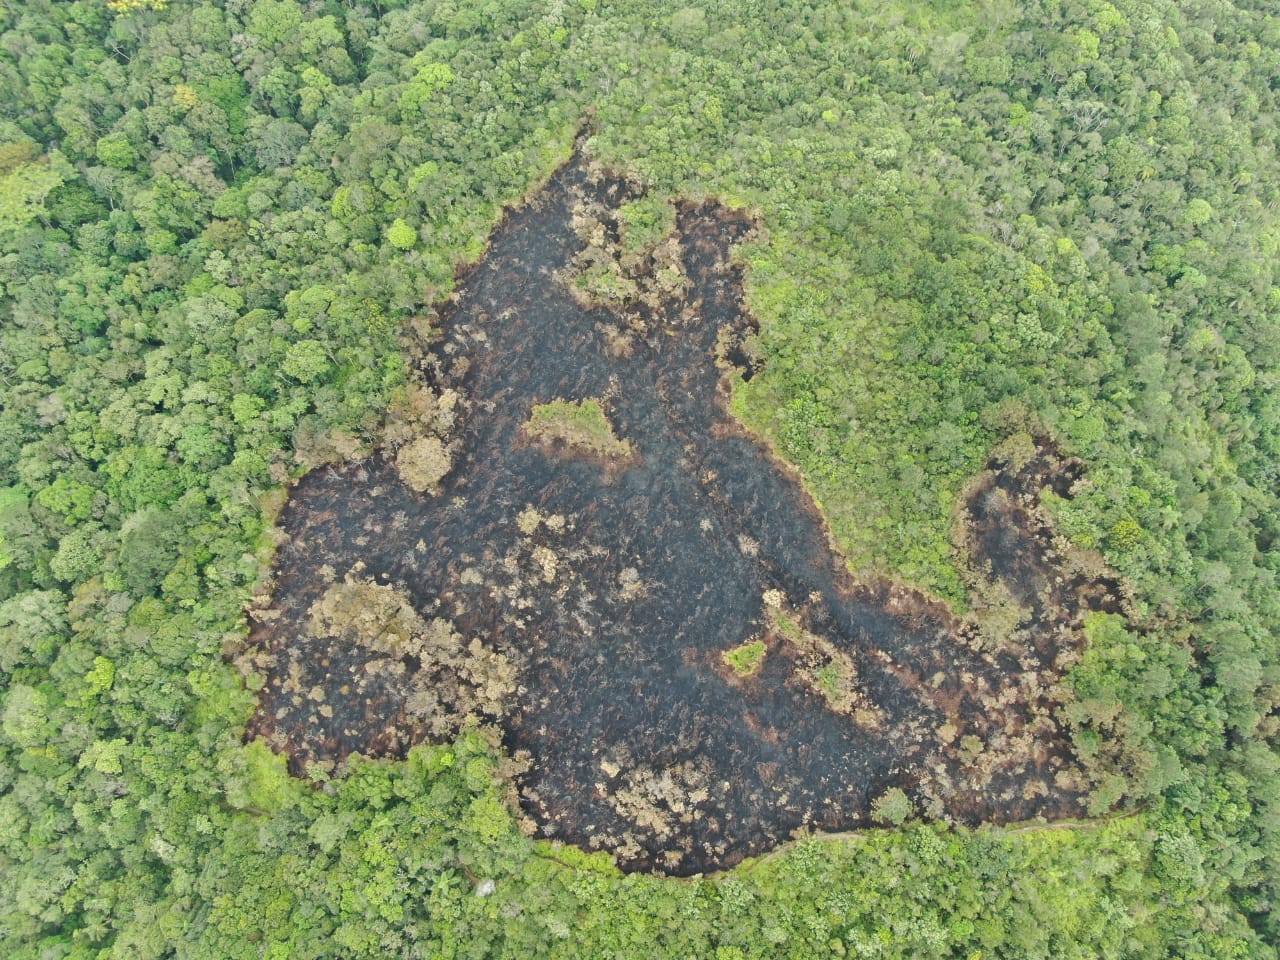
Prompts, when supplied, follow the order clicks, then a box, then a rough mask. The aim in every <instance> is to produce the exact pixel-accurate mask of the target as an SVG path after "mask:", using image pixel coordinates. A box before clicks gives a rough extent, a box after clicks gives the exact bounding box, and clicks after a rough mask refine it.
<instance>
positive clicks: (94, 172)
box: [0, 0, 1280, 960]
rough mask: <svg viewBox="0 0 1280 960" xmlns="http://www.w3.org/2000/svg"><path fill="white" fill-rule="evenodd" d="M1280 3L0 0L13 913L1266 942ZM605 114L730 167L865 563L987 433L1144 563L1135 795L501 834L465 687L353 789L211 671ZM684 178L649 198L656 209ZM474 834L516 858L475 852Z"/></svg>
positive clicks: (285, 939)
mask: <svg viewBox="0 0 1280 960" xmlns="http://www.w3.org/2000/svg"><path fill="white" fill-rule="evenodd" d="M1278 75H1280V17H1278V16H1276V14H1275V12H1274V11H1272V10H1270V9H1269V8H1268V6H1267V5H1265V4H1260V3H1256V2H1252V0H1234V2H1230V0H1183V2H1179V3H1175V2H1173V0H1113V2H1105V0H1054V2H1049V0H1031V2H1028V3H1023V4H1013V3H1008V2H1005V0H985V2H981V3H976V4H955V3H944V2H939V3H933V4H929V3H913V2H909V0H891V2H888V3H885V2H876V3H870V2H866V3H863V2H859V3H849V2H830V3H810V2H803V3H801V2H792V0H753V2H743V0H733V2H729V0H724V2H711V3H706V4H701V5H698V6H696V7H695V6H681V5H679V4H674V3H667V2H664V0H627V2H621V0H617V2H614V0H570V2H563V0H545V2H543V0H529V2H526V0H509V2H503V3H496V2H491V3H484V2H453V0H418V2H402V0H381V2H378V3H372V4H369V3H360V2H357V3H350V4H339V3H335V2H315V3H309V4H299V3H298V2H296V0H218V2H208V3H205V2H201V3H197V2H193V0H170V2H168V3H164V2H160V0H112V2H102V0H74V2H57V3H54V2H51V0H32V2H27V3H22V4H9V5H7V6H6V7H5V8H4V9H3V10H0V89H3V90H4V92H5V94H6V95H5V96H4V97H3V98H2V99H0V676H2V680H0V876H3V877H4V878H5V882H4V883H3V884H0V941H3V942H4V943H5V944H6V953H7V955H8V956H12V957H15V958H25V957H31V958H34V957H67V958H73V957H76V958H78V957H86V958H87V957H129V958H146V957H164V956H182V957H209V958H230V957H242V956H243V957H291V958H292V957H323V956H333V957H337V956H341V957H355V956H368V957H386V956H405V957H416V956H423V957H426V956H431V957H445V956H449V957H459V958H462V957H490V956H492V957H505V956H511V957H516V956H519V957H543V956H546V957H552V956H565V957H569V956H574V957H578V956H600V957H606V956H608V957H633V956H638V955H645V956H671V957H688V956H700V957H715V958H717V960H739V958H748V957H796V958H801V957H804V958H808V957H819V956H855V957H911V958H926V957H954V958H965V960H975V958H977V957H983V958H989V957H1011V958H1012V957H1018V958H1031V957H1046V958H1047V957H1054V958H1067V957H1079V958H1086V957H1153V958H1154V957H1163V956H1181V957H1206V958H1222V957H1275V956H1276V949H1277V945H1278V944H1280V904H1277V902H1276V898H1277V896H1280V741H1278V739H1277V738H1278V737H1280V713H1278V712H1277V710H1278V708H1280V648H1278V645H1277V624H1280V590H1278V589H1277V585H1276V577H1277V575H1278V574H1280V506H1278V504H1277V496H1278V495H1280V390H1277V386H1278V384H1277V370H1280V322H1278V321H1277V317H1278V316H1280V283H1278V282H1277V264H1280V259H1278V257H1277V254H1278V252H1280V215H1278V214H1277V210H1278V209H1280V204H1278V203H1277V200H1278V199H1280V196H1278V194H1277V191H1280V161H1278V160H1277V156H1276V151H1277V142H1276V141H1277V137H1280V114H1278V111H1277V107H1278V103H1277V87H1278V84H1277V77H1278ZM584 117H589V118H590V121H589V122H590V125H591V130H592V131H593V136H591V138H590V140H589V144H588V148H589V150H590V151H591V152H592V153H593V154H594V155H595V156H597V157H599V158H601V159H602V160H604V161H605V162H608V163H610V164H614V165H616V166H618V167H620V168H624V169H627V170H630V171H634V172H635V173H636V174H637V175H638V176H641V177H643V178H645V179H646V180H647V181H649V182H650V183H651V185H652V187H653V189H654V196H655V197H656V198H658V200H661V199H662V198H668V197H675V196H693V197H698V196H705V195H716V196H719V197H721V198H723V199H724V200H726V201H728V202H730V203H733V204H737V205H742V206H746V207H748V208H750V209H751V210H752V211H753V212H754V213H755V214H756V215H757V216H758V217H759V220H760V223H761V225H762V227H763V231H762V238H761V239H760V240H759V241H758V242H756V243H754V244H753V245H752V246H750V247H749V248H747V249H743V250H742V251H741V256H742V257H743V259H744V260H745V261H746V263H747V264H748V265H749V282H750V307H751V309H752V310H753V311H754V312H755V314H756V315H757V316H758V317H759V319H760V321H761V332H760V335H759V338H758V342H757V343H755V344H753V345H752V349H753V350H755V351H756V352H757V353H758V355H759V357H760V358H762V359H763V360H764V361H765V362H764V365H763V367H762V368H761V372H760V373H759V374H758V375H757V376H755V377H754V378H752V379H751V380H750V382H749V383H746V384H744V385H743V386H742V387H741V388H740V389H739V390H738V393H737V395H736V397H735V405H736V410H737V412H738V413H739V415H740V416H741V417H742V418H743V419H744V420H745V421H746V422H747V423H748V424H749V425H751V426H752V427H754V428H756V429H757V430H759V431H760V432H761V434H762V435H764V436H765V437H766V438H768V439H769V441H770V442H772V443H773V444H774V445H775V446H776V447H777V448H778V450H779V451H780V452H782V453H783V455H785V456H786V457H787V458H788V459H790V460H791V461H792V462H794V463H795V464H797V465H798V467H799V468H800V469H801V471H802V473H803V475H804V478H805V481H806V483H807V484H808V486H809V488H810V489H811V491H812V492H813V493H814V495H815V497H816V498H817V499H818V501H819V502H820V503H821V505H822V507H823V509H824V512H825V513H826V515H827V517H828V518H829V520H830V523H831V527H832V530H833V532H834V534H835V537H836V539H837V540H838V542H839V544H840V546H841V547H842V549H843V550H844V551H845V553H846V555H847V556H848V558H849V560H850V563H851V565H852V567H853V568H854V569H855V570H856V571H858V572H861V573H873V572H879V573H889V574H893V575H896V576H899V577H902V578H904V579H906V580H909V581H911V582H914V583H917V584H920V585H923V586H925V587H927V588H929V589H931V590H934V591H936V592H938V593H939V594H941V595H942V596H944V597H947V598H948V599H949V600H951V601H952V602H953V603H956V604H960V603H963V602H964V601H963V597H964V592H963V585H962V582H961V579H960V575H959V573H958V571H957V569H956V567H955V564H954V563H953V560H952V557H953V546H952V543H951V530H952V521H953V507H954V505H955V503H956V500H957V498H958V495H959V491H960V489H961V487H962V485H963V484H964V482H965V481H966V479H968V478H969V477H970V476H972V475H973V474H974V473H975V472H976V471H977V470H979V469H980V468H981V465H982V463H983V462H984V460H985V458H986V457H987V455H988V453H989V451H990V450H991V448H992V447H993V446H994V445H995V444H997V443H999V442H1001V441H1003V440H1006V439H1007V438H1009V437H1011V436H1014V435H1017V434H1024V433H1034V434H1050V435H1053V436H1054V437H1056V438H1058V440H1059V442H1060V443H1061V444H1062V445H1063V447H1064V448H1065V449H1066V450H1068V451H1069V452H1071V453H1074V454H1076V455H1078V456H1080V457H1081V458H1083V460H1084V461H1085V462H1086V463H1087V465H1088V473H1087V480H1086V481H1084V482H1083V484H1082V487H1081V489H1080V490H1079V491H1078V495H1077V496H1076V497H1074V498H1073V499H1071V500H1069V501H1068V500H1058V499H1057V498H1054V497H1052V496H1050V497H1048V506H1049V507H1050V509H1051V510H1053V511H1054V513H1055V516H1056V521H1057V524H1058V529H1059V530H1060V531H1061V533H1062V534H1063V536H1065V537H1068V538H1070V539H1071V540H1072V541H1074V542H1075V543H1077V544H1079V545H1083V546H1086V547H1090V548H1093V549H1096V550H1099V551H1101V552H1102V553H1103V554H1104V555H1105V557H1106V559H1107V561H1108V562H1109V563H1111V564H1112V565H1113V566H1114V567H1115V568H1116V569H1118V570H1120V571H1122V572H1123V574H1124V575H1125V576H1126V577H1127V578H1129V580H1130V581H1131V582H1132V583H1133V585H1134V589H1135V593H1136V597H1137V599H1138V601H1139V604H1140V606H1141V609H1142V612H1143V614H1144V618H1143V622H1142V626H1141V629H1140V630H1139V629H1138V628H1126V627H1125V625H1124V624H1123V623H1122V622H1119V621H1118V620H1116V619H1115V618H1109V617H1106V616H1099V617H1098V618H1097V619H1096V620H1095V621H1092V622H1091V623H1090V626H1089V630H1090V636H1091V639H1092V645H1091V647H1090V649H1089V652H1088V654H1087V655H1086V657H1085V659H1084V661H1083V662H1082V663H1081V664H1080V665H1079V666H1078V667H1077V668H1076V669H1075V671H1074V673H1073V675H1072V678H1071V683H1072V686H1073V689H1074V690H1075V693H1076V702H1075V703H1074V704H1073V705H1072V708H1071V710H1072V713H1071V718H1070V723H1071V732H1072V736H1073V737H1074V739H1075V743H1076V749H1077V751H1078V752H1079V753H1080V755H1081V757H1082V758H1086V759H1092V761H1093V762H1094V763H1095V764H1096V766H1097V769H1098V771H1099V776H1098V787H1097V796H1096V798H1095V799H1096V804H1095V806H1096V809H1097V810H1098V812H1099V813H1100V814H1102V813H1105V812H1107V811H1122V812H1121V813H1113V814H1112V815H1110V816H1102V817H1100V818H1099V819H1098V820H1097V821H1093V822H1090V823H1087V824H1079V825H1077V824H1072V825H1067V826H1066V827H1065V828H1061V829H1054V828H1029V829H1025V830H1023V829H1017V830H1010V829H1005V830H995V829H983V830H977V831H966V830H962V829H958V828H955V829H953V828H946V827H944V826H941V825H926V824H921V823H919V822H915V821H912V820H911V817H912V816H913V811H910V810H909V809H906V808H904V807H903V805H902V804H901V803H899V802H897V800H898V798H897V797H889V798H887V799H885V801H884V803H883V805H882V811H881V812H882V813H883V815H884V819H885V820H887V821H891V822H895V823H896V822H899V821H907V822H906V825H905V826H904V827H901V828H899V829H890V830H885V831H883V832H878V833H875V834H872V835H868V836H865V837H861V838H854V839H845V840H816V839H806V840H803V841H802V842H800V843H799V844H798V845H795V846H794V847H792V848H790V849H789V850H788V851H786V852H785V853H784V854H782V855H779V856H777V857H771V858H767V859H765V860H762V861H759V862H756V863H754V864H749V865H747V866H745V867H743V868H740V869H738V870H735V871H733V872H731V873H728V874H726V875H724V876H720V877H715V878H710V879H699V880H693V881H677V880H671V879H663V878H657V877H645V876H627V877H623V876H621V875H619V874H618V873H617V872H616V871H615V870H614V869H613V868H612V866H611V864H610V863H609V862H608V860H607V859H605V858H603V857H602V856H601V855H593V856H587V855H584V854H582V853H580V852H578V851H575V850H573V849H568V848H553V847H552V846H550V845H548V844H542V843H537V842H534V841H532V840H530V839H528V838H527V837H525V836H524V835H523V834H521V833H520V832H519V831H518V830H517V828H516V825H515V821H514V819H513V816H512V814H511V811H510V810H509V808H508V806H507V805H506V803H505V794H504V791H503V787H502V780H501V777H500V776H499V773H500V768H501V766H502V762H503V761H502V758H501V756H500V751H499V750H498V749H497V748H496V747H495V746H494V744H493V743H492V742H491V740H489V739H487V738H486V737H485V736H484V735H483V733H482V732H479V731H474V730H473V731H466V732H464V733H463V734H462V735H461V736H460V738H459V739H458V740H457V742H456V743H450V744H441V745H436V746H429V747H420V748H418V749H416V750H415V751H414V752H413V753H412V754H411V756H410V758H409V759H408V760H407V761H405V762H401V763H373V762H357V763H356V764H354V765H353V768H352V770H351V771H350V772H349V773H348V774H347V775H346V776H343V777H338V778H335V779H334V780H332V781H331V782H326V783H323V784H320V785H316V784H308V783H305V782H303V781H300V780H296V779H293V778H290V777H289V776H288V775H287V774H286V773H285V768H284V762H283V760H282V759H281V758H278V757H276V756H274V755H273V754H271V753H270V752H269V751H267V750H266V749H265V748H263V747H262V746H261V745H260V744H256V743H250V744H247V745H246V744H245V743H244V742H243V739H242V734H243V731H244V726H245V721H246V719H247V717H248V715H249V713H250V711H251V709H252V705H253V698H254V690H253V686H254V682H255V681H254V679H253V678H249V679H248V680H247V681H246V679H245V678H243V677H241V676H240V675H239V674H238V673H237V672H236V671H235V670H234V669H233V668H232V667H231V666H230V665H229V663H228V654H230V653H233V652H234V651H235V649H236V648H237V645H238V644H240V643H242V642H243V638H244V635H245V631H246V620H245V615H244V612H243V611H244V607H245V604H246V603H247V602H248V601H249V600H250V598H251V597H252V595H253V593H254V591H255V589H257V588H258V586H259V584H260V581H261V578H262V576H263V573H264V569H265V567H264V565H265V563H266V561H267V560H268V559H269V557H270V552H271V546H272V539H271V525H272V523H271V521H272V515H273V512H274V510H275V509H276V508H277V507H278V505H279V502H280V497H281V489H282V485H284V484H286V483H287V482H288V481H289V480H290V479H291V478H294V477H296V476H298V475H299V474H300V473H301V472H302V471H303V470H305V469H307V468H309V467H311V466H314V465H316V464H318V463H323V462H326V461H328V460H332V459H335V458H338V457H341V456H347V455H351V454H352V453H355V452H357V451H359V450H360V449H361V448H362V447H364V446H366V445H368V444H369V443H371V442H373V440H374V439H375V438H376V437H377V436H378V434H379V431H380V430H381V429H383V425H384V420H385V411H386V410H387V409H388V405H389V404H391V403H393V402H396V401H401V402H403V399H404V396H405V389H406V382H407V364H406V359H405V346H404V344H403V342H402V340H401V334H402V333H403V332H405V331H409V330H416V331H419V332H426V331H428V329H429V324H430V317H431V305H432V304H433V303H436V302H438V301H439V300H440V299H441V298H443V297H445V296H446V295H447V294H448V292H449V291H450V290H451V287H452V283H453V278H454V275H455V271H456V269H457V268H458V267H459V266H460V265H462V264H465V263H467V262H470V261H473V260H474V259H475V258H476V257H478V256H479V255H480V253H481V252H482V250H483V247H484V244H485V238H486V236H487V234H488V232H489V231H490V229H491V227H492V225H493V224H494V222H495V220H496V218H497V216H498V215H499V212H500V209H501V205H502V204H504V203H509V202H513V201H516V200H518V199H519V198H520V197H521V196H522V195H524V194H525V193H526V192H527V191H528V190H529V189H530V188H531V187H532V186H534V185H535V184H536V183H537V182H539V180H540V179H542V178H544V177H545V176H546V175H547V173H548V172H549V171H550V170H551V169H552V168H553V167H554V166H555V165H556V164H557V163H558V162H560V161H562V160H563V159H564V158H565V157H566V156H567V153H568V150H569V146H570V144H571V142H572V140H573V137H574V135H575V133H576V131H577V130H578V128H579V125H580V123H581V122H582V120H583V118H584ZM664 209H666V208H665V207H664V206H663V205H662V204H661V203H656V202H655V203H654V204H653V206H652V208H651V209H650V208H645V209H642V208H636V209H635V210H632V211H630V213H629V214H628V230H629V231H630V230H632V229H634V230H635V232H636V233H635V235H636V236H637V237H638V236H641V235H642V234H643V233H644V232H645V231H646V230H653V229H660V226H655V225H656V224H658V222H659V220H660V218H661V216H662V215H663V214H662V211H663V210H664ZM488 881H493V883H492V885H490V884H489V883H488Z"/></svg>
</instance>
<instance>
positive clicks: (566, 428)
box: [525, 400, 631, 457]
mask: <svg viewBox="0 0 1280 960" xmlns="http://www.w3.org/2000/svg"><path fill="white" fill-rule="evenodd" d="M525 432H526V433H527V434H528V435H529V436H530V437H533V438H535V439H537V440H542V441H545V442H553V443H554V442H557V441H558V442H560V443H563V444H566V445H567V446H570V447H577V448H579V449H581V450H585V451H588V452H590V453H595V454H599V455H601V456H604V457H629V456H631V444H630V443H628V442H627V441H626V440H619V439H618V437H617V435H616V434H615V433H614V432H613V427H612V425H610V423H609V419H608V418H607V417H606V416H605V414H604V408H603V407H601V406H600V401H598V400H581V401H578V402H577V403H574V402H572V401H569V400H552V401H551V402H550V403H542V404H538V405H537V406H536V407H534V408H533V413H532V414H531V415H530V416H529V422H528V424H526V425H525Z"/></svg>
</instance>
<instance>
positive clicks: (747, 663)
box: [720, 640, 765, 677]
mask: <svg viewBox="0 0 1280 960" xmlns="http://www.w3.org/2000/svg"><path fill="white" fill-rule="evenodd" d="M764 651H765V647H764V642H763V641H761V640H748V641H747V642H746V643H741V644H739V645H738V646H736V647H733V648H732V649H730V650H726V651H725V652H724V653H722V654H720V657H721V658H722V659H723V660H724V662H725V663H726V664H727V665H728V667H729V669H731V670H732V671H733V672H734V673H736V674H737V675H738V676H740V677H754V676H755V675H756V674H757V673H759V672H760V667H761V666H763V665H764Z"/></svg>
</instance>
